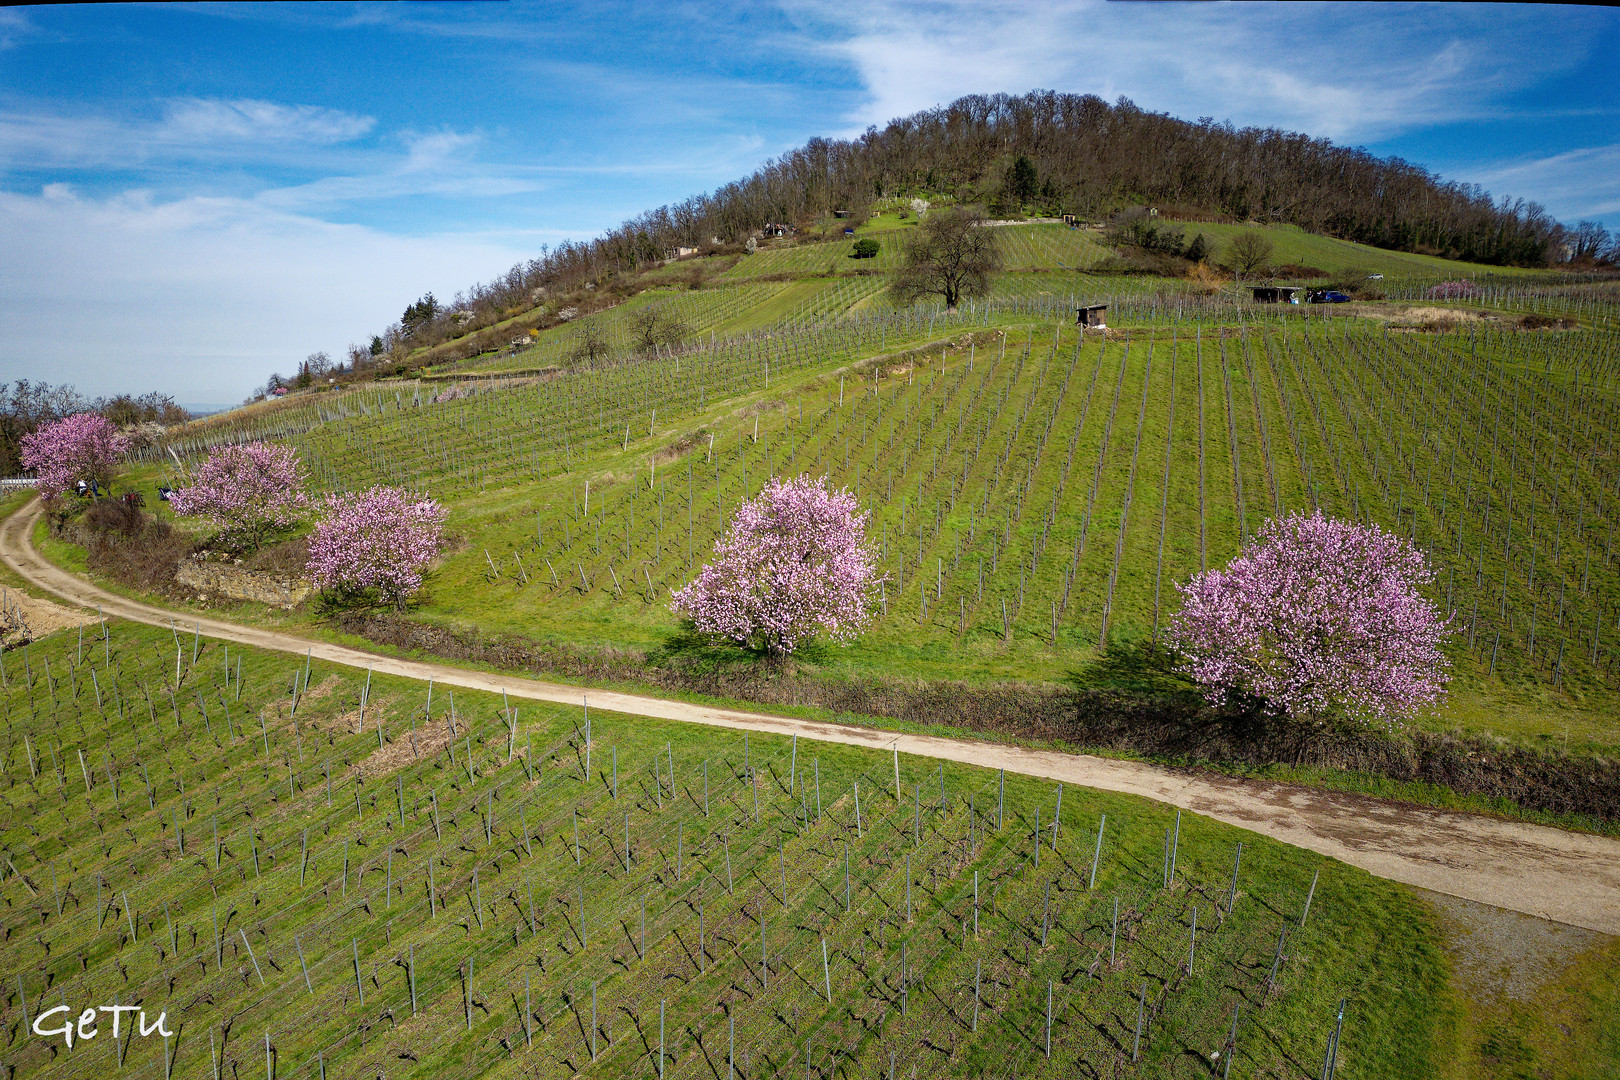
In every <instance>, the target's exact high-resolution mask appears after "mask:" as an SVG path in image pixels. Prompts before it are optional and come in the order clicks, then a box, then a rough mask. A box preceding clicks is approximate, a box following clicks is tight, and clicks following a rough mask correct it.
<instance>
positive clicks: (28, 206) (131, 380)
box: [0, 185, 553, 401]
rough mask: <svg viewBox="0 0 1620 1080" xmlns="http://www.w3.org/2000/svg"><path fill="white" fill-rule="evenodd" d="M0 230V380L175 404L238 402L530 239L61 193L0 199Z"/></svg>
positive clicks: (242, 204) (224, 204)
mask: <svg viewBox="0 0 1620 1080" xmlns="http://www.w3.org/2000/svg"><path fill="white" fill-rule="evenodd" d="M0 234H3V235H4V236H5V238H6V240H5V246H6V257H5V258H4V259H3V260H0V326H4V327H5V332H4V338H3V346H0V348H3V349H4V353H3V355H0V379H8V380H9V379H15V378H21V377H30V378H39V377H45V378H48V379H49V380H50V381H52V382H71V383H74V384H76V385H78V386H79V388H80V389H81V390H84V391H86V392H88V393H92V394H99V393H113V392H119V391H126V390H128V391H137V392H138V391H145V390H152V389H157V390H161V391H164V392H167V393H172V394H174V395H175V396H176V397H177V398H178V399H179V400H183V401H231V400H239V399H240V398H242V397H243V396H245V395H246V394H247V393H248V391H249V390H250V389H252V387H253V386H255V385H257V384H259V383H262V382H263V381H264V378H265V376H266V375H267V374H268V373H269V372H270V371H271V370H279V371H281V372H283V373H286V372H288V371H289V370H291V369H292V368H293V367H294V365H296V364H297V362H298V361H299V360H301V359H302V358H303V357H305V356H306V355H308V354H309V353H311V352H314V351H316V350H317V349H324V350H326V351H327V352H329V353H331V354H332V355H334V356H339V355H341V354H342V350H343V349H344V347H345V346H346V344H347V343H348V342H350V341H356V340H362V339H363V338H364V336H365V335H367V334H369V333H371V332H372V331H375V330H380V329H382V328H383V327H384V326H386V325H388V324H389V323H391V322H393V321H394V320H396V319H398V318H399V313H400V311H401V310H403V308H404V306H405V305H406V304H407V303H409V302H410V301H411V300H412V299H414V298H415V297H417V296H419V295H421V294H422V293H423V292H426V291H428V290H432V291H434V292H435V293H436V294H438V295H440V296H445V297H448V296H451V295H453V294H454V293H455V292H456V290H458V289H461V288H465V287H466V286H467V285H468V284H469V283H470V282H473V281H478V280H488V279H489V278H491V277H493V276H494V275H495V274H498V273H501V272H503V271H504V270H505V269H506V268H507V267H509V266H510V265H512V264H513V263H514V262H516V261H518V260H519V259H521V258H527V257H529V256H531V255H533V254H534V253H535V251H536V250H537V249H538V247H539V244H540V241H541V238H540V237H533V236H521V237H520V236H506V237H500V238H497V237H489V236H460V235H440V236H421V237H407V236H391V235H386V234H382V233H379V232H376V231H374V230H371V229H366V228H363V227H360V226H355V225H337V224H331V223H328V222H323V221H319V220H316V219H313V218H310V217H307V216H303V215H298V214H292V213H287V212H283V211H279V210H275V209H273V208H267V207H265V206H263V205H260V204H256V203H254V202H252V201H249V200H241V199H217V198H201V197H193V198H186V199H180V200H175V201H170V202H160V201H158V200H155V199H153V198H151V197H150V196H148V195H145V194H143V193H139V192H136V193H128V194H125V195H121V196H117V197H114V198H109V199H102V200H97V199H92V198H87V197H84V196H81V195H80V194H78V193H76V192H74V191H73V190H72V189H70V188H68V187H66V186H63V185H52V186H50V187H47V188H46V189H44V190H43V191H42V192H41V193H40V194H39V195H18V194H11V193H0ZM545 239H553V238H552V237H545ZM520 245H521V246H520Z"/></svg>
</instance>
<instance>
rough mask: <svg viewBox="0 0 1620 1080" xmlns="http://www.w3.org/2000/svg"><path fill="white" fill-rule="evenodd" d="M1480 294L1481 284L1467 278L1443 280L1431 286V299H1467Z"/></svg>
mask: <svg viewBox="0 0 1620 1080" xmlns="http://www.w3.org/2000/svg"><path fill="white" fill-rule="evenodd" d="M1478 295H1479V286H1477V285H1475V284H1474V283H1473V282H1472V281H1469V280H1468V279H1467V278H1463V279H1461V280H1460V281H1442V282H1440V283H1439V284H1438V285H1430V286H1429V299H1431V300H1466V299H1468V298H1470V297H1474V296H1478Z"/></svg>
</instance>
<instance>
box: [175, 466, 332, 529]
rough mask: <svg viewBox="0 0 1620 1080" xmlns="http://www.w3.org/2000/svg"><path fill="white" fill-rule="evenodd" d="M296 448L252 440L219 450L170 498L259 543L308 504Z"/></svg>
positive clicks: (184, 510)
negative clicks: (189, 482)
mask: <svg viewBox="0 0 1620 1080" xmlns="http://www.w3.org/2000/svg"><path fill="white" fill-rule="evenodd" d="M304 479H305V477H304V470H303V468H302V466H300V464H299V462H298V452H297V451H296V450H294V449H293V448H292V447H290V446H284V445H282V444H280V443H262V442H253V443H246V444H243V445H240V446H226V447H221V448H220V449H218V450H215V451H214V452H213V453H212V454H210V455H209V456H208V460H207V461H205V462H203V463H202V465H201V466H200V467H199V468H198V469H197V475H196V479H195V480H194V481H193V482H192V483H191V484H189V485H188V486H186V487H183V488H181V489H180V490H178V491H176V492H175V493H174V495H173V496H172V497H171V498H170V500H169V505H170V506H172V507H173V508H174V512H175V513H177V514H181V515H183V516H187V517H190V516H196V517H201V518H203V519H205V520H207V521H209V522H212V523H213V524H214V525H215V526H216V527H218V528H220V529H223V530H224V531H225V532H226V534H227V535H236V536H238V537H241V538H242V539H244V540H246V541H247V542H248V543H249V545H250V546H252V547H257V546H259V544H261V543H263V542H264V536H265V533H266V532H267V531H268V530H269V529H271V528H272V527H277V526H286V525H291V524H293V523H294V522H295V521H297V520H298V517H299V513H300V512H301V511H302V510H303V509H304V508H305V507H306V506H308V504H309V497H308V496H307V495H305V494H304Z"/></svg>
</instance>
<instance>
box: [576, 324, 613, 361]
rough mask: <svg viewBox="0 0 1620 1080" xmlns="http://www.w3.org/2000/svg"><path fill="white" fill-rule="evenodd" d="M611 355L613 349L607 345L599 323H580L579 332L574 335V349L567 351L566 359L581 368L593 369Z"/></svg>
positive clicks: (605, 334) (605, 336) (605, 335)
mask: <svg viewBox="0 0 1620 1080" xmlns="http://www.w3.org/2000/svg"><path fill="white" fill-rule="evenodd" d="M611 355H613V347H612V346H611V345H609V344H608V339H607V333H606V332H605V331H604V330H603V329H602V324H601V323H596V322H586V323H581V324H580V326H579V331H578V332H577V333H576V334H575V335H574V347H573V348H572V349H570V350H569V351H568V359H570V360H572V361H573V362H574V363H575V364H578V365H580V366H582V367H595V366H596V365H598V364H600V363H602V362H603V361H605V360H606V359H607V358H608V357H609V356H611Z"/></svg>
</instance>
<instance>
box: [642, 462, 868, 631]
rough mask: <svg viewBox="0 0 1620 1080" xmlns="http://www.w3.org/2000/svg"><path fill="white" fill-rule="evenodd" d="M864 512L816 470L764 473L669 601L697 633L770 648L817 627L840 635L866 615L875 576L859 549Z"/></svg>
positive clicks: (857, 626) (862, 545) (861, 623)
mask: <svg viewBox="0 0 1620 1080" xmlns="http://www.w3.org/2000/svg"><path fill="white" fill-rule="evenodd" d="M869 517H870V514H868V513H866V512H864V511H861V510H860V507H859V503H858V502H857V501H856V499H855V496H854V495H852V494H851V493H850V492H849V491H848V490H847V489H840V490H837V491H833V490H829V489H828V487H827V478H826V477H825V476H824V477H822V478H821V479H820V480H811V479H810V477H808V476H800V477H798V478H797V479H794V480H787V481H784V480H782V479H780V478H772V479H771V480H770V481H769V482H768V483H766V485H765V488H764V490H763V491H761V492H760V493H759V495H758V497H756V498H754V499H751V500H749V501H748V502H745V503H743V505H742V506H741V507H740V508H739V509H738V511H737V516H736V517H735V518H733V519H732V522H731V528H730V529H729V530H728V531H727V532H726V534H725V535H724V536H722V537H721V538H720V539H719V540H717V541H716V542H715V545H714V553H715V560H714V561H713V562H711V563H708V564H706V565H705V566H704V567H703V569H702V571H700V572H699V574H698V577H697V579H696V580H695V581H693V582H691V583H690V584H688V585H687V586H686V587H685V588H683V589H681V590H679V591H678V592H676V593H675V595H674V596H673V597H672V599H671V603H670V607H671V608H672V609H673V610H674V611H676V612H677V613H678V614H681V615H685V616H687V617H688V618H690V619H691V620H692V622H693V623H694V624H695V625H696V626H697V628H698V629H699V630H701V631H703V632H704V633H707V634H715V635H718V636H720V637H725V638H729V639H731V640H732V641H735V642H738V643H740V644H743V645H748V646H751V647H753V648H757V649H763V650H765V651H767V652H770V653H773V654H777V655H784V654H787V653H791V652H792V651H793V650H794V649H795V648H797V647H798V646H799V645H800V644H802V643H803V642H804V641H805V640H807V639H808V638H810V637H811V636H813V635H814V634H816V633H818V632H822V633H825V634H826V635H827V637H829V638H831V639H832V640H833V641H839V642H847V641H849V640H851V639H852V638H854V637H855V635H857V634H858V633H860V631H861V630H863V629H865V627H866V625H867V623H868V622H869V621H870V620H871V611H870V609H869V607H868V604H869V602H870V594H871V591H872V587H873V586H875V585H876V584H877V583H878V582H879V581H880V580H881V578H880V577H879V575H878V573H877V569H876V566H875V565H874V563H873V559H872V554H871V552H870V551H868V550H867V548H866V546H865V541H866V523H867V519H868V518H869Z"/></svg>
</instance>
